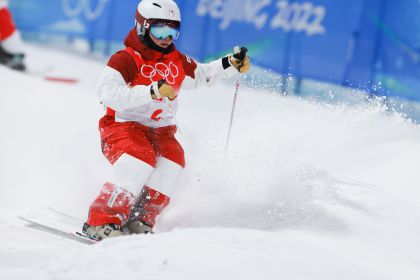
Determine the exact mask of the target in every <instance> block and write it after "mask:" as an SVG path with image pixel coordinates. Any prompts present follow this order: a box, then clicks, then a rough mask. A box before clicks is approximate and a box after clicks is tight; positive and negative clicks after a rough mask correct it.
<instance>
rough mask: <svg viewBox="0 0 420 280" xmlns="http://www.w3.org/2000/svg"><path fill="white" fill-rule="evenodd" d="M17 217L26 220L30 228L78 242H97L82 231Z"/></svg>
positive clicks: (90, 243) (89, 243)
mask: <svg viewBox="0 0 420 280" xmlns="http://www.w3.org/2000/svg"><path fill="white" fill-rule="evenodd" d="M18 218H19V219H21V220H23V221H25V222H27V223H29V225H28V227H30V228H33V229H36V230H40V231H44V232H48V233H52V234H55V235H57V236H60V237H64V238H67V239H70V240H74V241H77V242H79V243H83V244H88V245H92V244H95V243H97V242H98V241H96V240H93V239H90V238H89V237H88V236H87V235H85V234H84V233H82V232H78V231H70V230H65V229H61V228H59V227H57V226H53V225H47V224H46V223H43V222H40V221H36V220H34V219H28V218H26V217H23V216H18Z"/></svg>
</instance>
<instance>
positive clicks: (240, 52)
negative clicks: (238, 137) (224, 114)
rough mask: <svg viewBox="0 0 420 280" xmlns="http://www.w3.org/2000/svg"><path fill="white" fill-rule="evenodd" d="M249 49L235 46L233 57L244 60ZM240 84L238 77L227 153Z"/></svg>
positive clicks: (226, 145)
mask: <svg viewBox="0 0 420 280" xmlns="http://www.w3.org/2000/svg"><path fill="white" fill-rule="evenodd" d="M247 51H248V49H247V48H245V47H242V48H239V47H235V48H234V49H233V53H234V54H233V58H234V59H236V60H238V61H240V62H242V61H243V60H244V59H245V57H246V53H247ZM242 66H243V65H242V63H240V64H239V69H238V70H240V69H241V67H242ZM239 86H240V83H239V78H238V79H237V80H236V87H235V95H234V97H233V105H232V111H231V113H230V123H229V130H228V135H227V138H226V144H225V154H226V152H227V149H228V147H229V141H230V133H231V131H232V124H233V116H234V115H235V107H236V99H237V96H238V92H239Z"/></svg>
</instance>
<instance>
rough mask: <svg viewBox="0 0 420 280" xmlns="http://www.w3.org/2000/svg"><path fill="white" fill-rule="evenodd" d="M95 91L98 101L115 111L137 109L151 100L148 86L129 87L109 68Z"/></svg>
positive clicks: (116, 72) (119, 75)
mask: <svg viewBox="0 0 420 280" xmlns="http://www.w3.org/2000/svg"><path fill="white" fill-rule="evenodd" d="M97 91H98V95H99V100H100V101H101V102H102V103H103V104H104V105H105V106H107V107H110V108H111V109H113V110H116V111H124V110H126V109H129V108H133V107H139V106H142V105H145V104H148V103H149V102H151V101H152V100H153V99H152V97H151V95H150V86H143V85H137V86H135V87H130V86H128V85H127V83H126V82H125V81H124V78H123V76H122V75H121V73H120V72H118V71H117V70H115V69H114V68H111V67H109V66H107V67H106V68H105V70H104V71H103V73H102V76H101V78H100V81H99V84H98V87H97Z"/></svg>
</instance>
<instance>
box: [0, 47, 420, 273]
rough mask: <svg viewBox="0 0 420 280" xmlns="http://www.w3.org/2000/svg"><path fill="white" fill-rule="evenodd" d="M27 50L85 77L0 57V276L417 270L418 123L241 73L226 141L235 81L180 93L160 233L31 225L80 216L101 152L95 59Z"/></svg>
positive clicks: (100, 172) (34, 58) (99, 169)
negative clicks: (23, 69) (178, 166)
mask: <svg viewBox="0 0 420 280" xmlns="http://www.w3.org/2000/svg"><path fill="white" fill-rule="evenodd" d="M28 63H29V65H30V67H31V68H35V69H32V70H31V71H32V72H33V73H34V72H44V71H45V72H48V75H55V76H60V77H71V78H79V79H80V83H78V84H75V85H71V84H63V83H53V82H47V81H44V80H43V79H42V78H40V77H39V74H38V75H29V76H28V75H25V74H21V73H17V72H13V71H10V70H8V69H6V68H4V67H0V77H1V88H0V128H1V131H2V134H1V135H2V136H1V138H0V144H1V145H0V172H1V173H0V186H1V195H0V232H1V234H0V279H102V280H103V279H153V280H159V279H165V280H167V279H173V280H175V279H212V280H213V279H229V280H231V279H243V280H245V279H252V280H255V279H320V280H321V279H322V280H330V279H331V280H333V279H334V280H336V279H341V280H342V279H349V280H355V279H368V280H374V279H398V280H400V279H404V280H409V279H412V280H417V279H420V252H419V251H420V203H419V197H420V190H419V181H420V172H419V161H420V127H419V126H418V125H415V124H413V123H410V122H409V121H407V120H405V119H404V118H403V117H401V116H399V115H398V114H395V113H389V112H387V110H386V109H385V108H383V106H380V105H378V104H376V103H375V102H365V103H363V104H358V105H348V104H347V105H346V104H345V103H342V104H336V105H331V104H326V103H322V102H318V101H310V100H305V99H300V98H294V97H289V96H282V95H278V94H271V93H268V92H264V91H263V90H255V89H247V88H245V87H241V88H240V91H239V96H238V100H237V107H236V109H237V110H236V112H235V119H234V124H233V128H232V129H233V130H232V134H231V142H230V146H229V149H228V152H227V153H226V154H225V152H224V146H225V141H226V136H227V132H228V125H229V118H230V110H231V106H232V101H233V93H234V81H229V82H227V83H225V84H219V85H218V86H215V87H213V88H205V89H199V90H195V91H185V92H183V93H182V96H181V98H180V103H181V104H180V111H179V116H178V123H179V127H180V132H179V133H178V138H179V140H180V141H181V142H182V143H183V146H184V148H185V151H186V157H187V164H188V166H187V168H186V169H185V172H184V174H183V176H182V178H181V180H180V182H179V185H178V192H177V193H176V195H175V196H174V197H173V203H172V204H171V205H170V207H169V209H168V210H167V211H166V212H165V213H164V214H163V215H162V216H161V217H160V218H159V221H158V226H157V228H156V231H157V232H158V234H155V235H146V236H124V237H121V238H114V239H109V240H105V241H103V242H100V243H99V244H95V245H93V246H88V245H83V244H79V243H77V242H74V241H71V240H67V239H63V238H61V237H57V236H55V235H51V234H48V233H44V232H40V231H37V230H34V229H33V228H30V227H27V226H26V223H25V222H23V221H21V220H18V219H17V218H16V217H17V215H27V216H37V215H43V213H45V212H46V211H47V208H48V207H49V206H51V207H54V208H56V209H60V210H62V211H65V212H67V213H69V214H71V215H74V216H76V217H78V218H80V219H81V220H83V219H85V218H86V214H87V209H88V206H89V203H90V202H91V200H92V199H93V198H94V197H95V196H96V194H97V192H98V191H99V189H100V188H101V185H102V183H103V182H102V178H103V177H104V176H105V174H106V172H108V168H109V166H108V163H107V162H106V160H105V159H104V157H103V156H102V154H101V151H100V143H99V135H98V131H97V122H98V119H99V118H100V117H101V115H102V114H103V111H102V107H101V106H100V104H99V103H98V101H97V99H96V92H95V85H96V82H97V79H98V76H99V74H100V72H101V70H102V68H103V67H104V64H105V62H104V61H97V60H93V59H88V58H86V57H80V56H75V55H71V54H69V53H64V52H60V51H54V50H48V49H44V48H41V47H36V46H31V47H30V48H29V56H28ZM50 66H52V68H51V67H50ZM37 67H38V68H37ZM42 67H44V68H42ZM80 226H81V225H80Z"/></svg>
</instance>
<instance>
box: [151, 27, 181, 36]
mask: <svg viewBox="0 0 420 280" xmlns="http://www.w3.org/2000/svg"><path fill="white" fill-rule="evenodd" d="M150 33H152V35H153V37H155V38H156V39H159V40H163V39H166V38H168V37H169V36H171V37H172V39H173V40H176V39H178V37H179V28H176V27H170V26H167V25H160V24H154V25H152V27H151V28H150Z"/></svg>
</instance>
